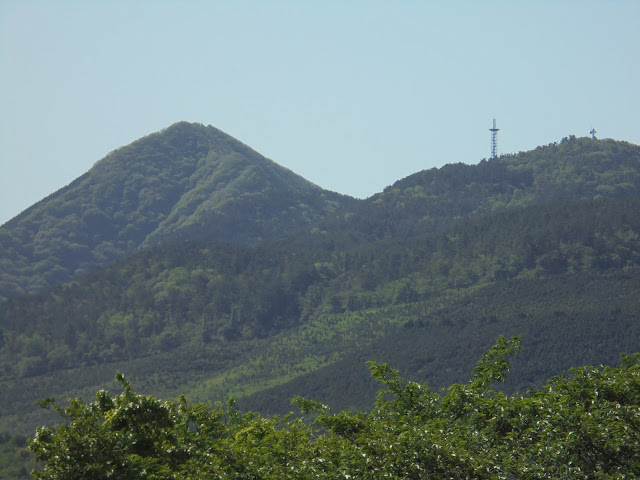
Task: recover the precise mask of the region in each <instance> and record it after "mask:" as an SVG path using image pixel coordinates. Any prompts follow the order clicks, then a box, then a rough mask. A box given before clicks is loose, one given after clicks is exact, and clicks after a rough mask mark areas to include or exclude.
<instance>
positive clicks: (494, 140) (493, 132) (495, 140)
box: [489, 118, 500, 158]
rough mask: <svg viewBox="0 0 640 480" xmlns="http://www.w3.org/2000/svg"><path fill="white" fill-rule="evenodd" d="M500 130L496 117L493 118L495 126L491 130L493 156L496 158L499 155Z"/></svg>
mask: <svg viewBox="0 0 640 480" xmlns="http://www.w3.org/2000/svg"><path fill="white" fill-rule="evenodd" d="M498 130H500V129H499V128H497V127H496V119H495V118H494V119H493V128H490V129H489V131H490V132H491V158H496V157H497V156H498Z"/></svg>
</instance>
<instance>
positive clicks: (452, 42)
mask: <svg viewBox="0 0 640 480" xmlns="http://www.w3.org/2000/svg"><path fill="white" fill-rule="evenodd" d="M639 25H640V2H638V1H635V0H628V1H598V2H595V1H536V2H533V1H531V2H524V1H515V0H514V1H491V0H487V1H483V2H477V1H431V2H429V1H417V0H414V1H394V2H391V1H388V2H382V1H375V0H362V1H355V0H345V1H337V0H336V1H331V0H330V1H322V2H320V1H317V2H316V1H310V0H300V1H266V0H265V1H262V2H257V1H217V2H215V1H211V2H208V1H191V2H189V1H181V2H178V1H162V0H161V1H154V2H147V1H145V2H140V1H138V2H136V1H120V0H115V1H102V2H97V1H95V2H94V1H80V0H78V1H68V0H57V1H32V0H0V167H1V169H0V224H2V223H4V222H5V221H7V220H9V219H10V218H11V217H13V216H15V215H17V214H18V213H19V212H20V211H22V210H23V209H25V208H26V207H28V206H29V205H31V204H33V203H35V202H36V201H38V200H40V199H42V198H43V197H45V196H46V195H48V194H50V193H52V192H54V191H55V190H57V189H58V188H60V187H63V186H64V185H66V184H68V183H69V182H71V181H72V180H73V179H74V178H76V177H78V176H80V175H81V174H83V173H84V172H86V171H87V170H88V169H89V168H91V166H92V165H93V164H94V163H95V162H96V161H97V160H99V159H101V158H102V157H104V156H105V155H106V154H107V153H108V152H110V151H111V150H113V149H116V148H118V147H120V146H123V145H126V144H128V143H130V142H132V141H133V140H135V139H137V138H139V137H141V136H144V135H147V134H149V133H151V132H154V131H157V130H160V129H162V128H164V127H167V126H169V125H170V124H172V123H174V122H176V121H179V120H187V121H193V122H201V123H204V124H211V125H214V126H215V127H217V128H220V129H221V130H224V131H225V132H227V133H228V134H230V135H232V136H234V137H236V138H237V139H239V140H241V141H243V142H244V143H246V144H248V145H249V146H251V147H252V148H254V149H255V150H257V151H259V152H260V153H262V154H263V155H265V156H267V157H269V158H271V159H273V160H274V161H276V162H277V163H279V164H281V165H283V166H285V167H288V168H290V169H291V170H293V171H295V172H296V173H299V174H300V175H302V176H303V177H305V178H307V179H308V180H310V181H312V182H314V183H316V184H318V185H320V186H322V187H324V188H327V189H331V190H334V191H338V192H341V193H346V194H349V195H353V196H356V197H367V196H370V195H372V194H374V193H376V192H379V191H381V190H382V189H383V188H384V187H385V186H387V185H390V184H391V183H393V182H394V181H396V180H398V179H400V178H403V177H406V176H407V175H410V174H412V173H415V172H417V171H420V170H423V169H426V168H431V167H434V166H438V167H439V166H442V165H444V164H445V163H452V162H465V163H477V162H478V161H479V160H481V159H482V158H485V157H488V156H489V154H490V133H489V131H488V129H489V128H490V127H491V122H492V119H493V118H494V117H495V118H496V119H497V122H498V127H500V128H501V131H500V133H499V152H501V153H515V152H518V151H521V150H529V149H531V148H535V147H536V146H537V145H541V144H547V143H550V142H554V141H558V140H560V139H561V138H562V137H564V136H568V135H571V134H573V135H577V136H585V135H588V132H589V130H591V128H592V127H595V128H596V130H597V131H598V132H599V136H600V137H610V138H616V139H619V140H627V141H630V142H633V143H636V144H638V143H640V93H639V91H638V89H639V88H640V28H639Z"/></svg>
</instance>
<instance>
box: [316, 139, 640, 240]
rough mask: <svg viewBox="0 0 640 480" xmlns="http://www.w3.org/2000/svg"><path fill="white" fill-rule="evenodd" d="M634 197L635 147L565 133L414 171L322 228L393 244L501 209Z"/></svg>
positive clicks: (638, 189)
mask: <svg viewBox="0 0 640 480" xmlns="http://www.w3.org/2000/svg"><path fill="white" fill-rule="evenodd" d="M638 195H640V147H639V146H637V145H634V144H631V143H627V142H620V141H616V140H611V139H605V140H596V139H592V138H588V137H585V138H576V137H574V136H570V137H565V138H564V139H562V140H561V141H560V142H555V143H552V144H549V145H546V146H540V147H538V148H536V149H534V150H531V151H527V152H519V153H517V154H509V155H502V156H500V157H497V158H492V159H489V160H486V159H484V160H482V161H480V162H479V163H478V164H465V163H455V164H447V165H444V166H443V167H440V168H431V169H428V170H423V171H420V172H417V173H414V174H412V175H410V176H408V177H406V178H404V179H401V180H398V181H396V182H395V183H393V184H392V185H390V186H389V187H387V188H385V189H384V191H383V192H380V193H378V194H376V195H373V196H372V197H370V198H368V199H366V200H365V201H363V202H361V203H359V204H358V205H356V206H355V207H354V209H353V211H352V214H351V216H350V217H349V218H347V219H338V220H336V221H333V222H329V223H327V225H326V227H325V228H326V229H327V230H328V231H331V232H332V233H333V234H334V235H335V236H337V238H341V239H342V240H343V241H344V242H346V243H348V242H350V241H351V240H350V239H351V238H353V237H354V236H355V237H357V238H358V239H359V240H358V241H362V240H364V239H367V240H372V239H375V240H381V239H387V240H393V241H395V242H397V241H402V240H404V239H408V238H411V237H414V236H416V235H422V234H424V233H429V232H435V231H440V230H442V229H444V228H448V227H450V226H452V225H454V224H456V223H459V222H461V221H465V220H467V219H469V218H472V217H481V216H486V215H489V214H492V213H495V212H499V211H500V210H503V209H512V208H521V207H528V206H534V205H542V204H545V203H553V202H565V201H578V200H597V199H600V198H605V199H606V198H608V199H615V198H624V197H629V196H638ZM345 232H349V235H345ZM352 232H353V233H352Z"/></svg>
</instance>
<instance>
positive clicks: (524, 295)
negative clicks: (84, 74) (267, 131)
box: [0, 123, 640, 478]
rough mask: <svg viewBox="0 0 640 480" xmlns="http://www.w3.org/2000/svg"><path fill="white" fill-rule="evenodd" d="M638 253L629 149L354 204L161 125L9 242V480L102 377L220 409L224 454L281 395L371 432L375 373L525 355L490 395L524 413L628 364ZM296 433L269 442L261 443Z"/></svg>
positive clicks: (3, 350)
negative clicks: (228, 439) (506, 351)
mask: <svg viewBox="0 0 640 480" xmlns="http://www.w3.org/2000/svg"><path fill="white" fill-rule="evenodd" d="M135 179H138V180H135ZM136 182H138V183H136ZM140 182H141V183H140ZM109 192H110V193H109ZM127 192H128V193H127ZM90 212H93V213H90ZM94 214H95V216H94V217H91V215H94ZM91 218H93V220H95V222H93V223H92V220H91ZM639 240H640V148H639V147H637V146H635V145H631V144H628V143H624V142H617V141H613V140H595V139H591V138H575V137H567V138H565V139H562V141H560V142H558V143H554V144H551V145H547V146H542V147H539V148H537V149H535V150H532V151H529V152H520V153H518V154H515V155H503V156H501V157H498V158H492V159H490V160H483V161H481V162H480V163H478V164H477V165H465V164H452V165H445V166H444V167H442V168H439V169H431V170H425V171H422V172H418V173H416V174H414V175H411V176H409V177H407V178H405V179H402V180H399V181H397V182H396V183H394V184H393V185H391V186H389V187H388V188H386V189H385V190H384V191H383V192H381V193H379V194H377V195H374V196H373V197H371V198H369V199H366V200H355V199H351V198H348V197H344V196H341V195H338V194H335V193H332V192H327V191H325V190H322V189H321V188H319V187H317V186H315V185H312V184H310V183H309V182H306V181H305V180H304V179H302V178H301V177H298V176H297V175H295V174H293V173H292V172H289V171H288V170H286V169H282V168H281V167H279V166H277V165H276V164H275V163H273V162H271V161H270V160H267V159H265V158H264V157H262V156H260V155H259V154H257V153H256V152H254V151H252V150H251V149H250V148H249V147H247V146H245V145H242V144H241V143H239V142H237V141H236V140H234V139H232V138H231V137H228V136H227V135H226V134H223V133H222V132H220V131H218V130H216V129H214V128H213V127H204V126H201V125H191V124H186V123H180V124H176V125H173V126H171V127H169V128H168V129H166V130H164V131H162V132H159V133H156V134H153V135H150V136H148V137H145V138H143V139H141V140H139V141H137V142H134V143H133V144H132V145H130V146H127V147H124V148H122V149H119V150H116V151H115V152H112V153H111V154H110V155H108V156H107V157H106V158H105V159H103V160H101V161H100V162H97V163H96V165H95V166H94V167H93V168H92V169H91V170H90V171H89V172H88V173H87V174H85V175H84V176H83V177H80V178H79V179H78V180H76V181H75V182H73V183H72V184H71V185H69V186H68V187H65V188H64V189H61V190H60V191H59V192H57V193H56V194H54V195H52V196H50V197H49V198H47V199H44V200H43V201H41V202H39V203H38V204H36V205H34V206H33V207H31V208H30V209H28V210H27V211H25V212H23V213H22V214H21V215H19V216H18V217H16V218H15V219H13V220H11V221H10V222H8V223H7V224H5V225H3V226H2V227H0V245H1V246H2V253H1V254H0V265H1V268H0V276H1V278H0V296H4V297H6V298H5V300H4V301H3V302H2V304H1V305H0V403H1V404H2V405H3V412H2V417H1V418H0V460H1V461H2V464H3V465H6V467H5V470H3V472H10V473H1V474H0V478H3V477H2V475H6V476H7V478H16V477H20V476H24V475H25V474H26V470H27V468H31V467H27V466H26V465H27V464H28V462H32V461H33V460H32V457H30V456H29V454H28V453H27V451H26V450H25V449H24V448H25V447H26V444H27V437H28V436H31V435H33V432H34V429H35V426H36V425H41V424H43V423H48V424H50V423H51V422H55V421H56V419H55V417H52V416H51V412H48V411H47V410H42V409H38V408H36V407H35V406H34V405H35V404H34V402H35V401H37V400H40V399H43V398H45V397H51V396H53V397H55V398H56V399H64V398H66V397H67V396H71V397H83V398H88V397H90V396H93V395H94V394H95V392H96V391H99V390H101V389H103V388H110V389H113V388H118V384H117V383H114V381H113V378H114V374H115V372H116V371H122V372H124V373H125V374H126V378H127V380H126V382H131V384H133V385H136V388H137V389H141V390H143V391H145V392H148V393H149V394H152V395H154V396H158V397H168V398H173V399H177V398H178V397H179V396H180V394H182V393H185V394H187V395H188V397H189V398H190V399H191V400H193V401H196V402H207V401H210V402H215V401H226V399H227V398H229V397H234V398H235V399H236V407H235V408H237V409H238V411H237V412H238V413H234V414H233V415H236V416H235V417H234V418H237V419H244V420H242V421H240V420H238V421H239V422H240V423H238V424H237V425H236V424H234V423H233V422H231V423H227V424H225V426H224V427H221V428H224V429H229V431H233V432H235V433H234V434H233V435H235V434H236V433H237V432H238V431H239V430H233V429H234V428H240V427H239V426H238V425H241V424H242V425H244V427H243V428H245V427H247V428H248V425H249V424H243V423H242V422H249V423H251V422H254V423H251V425H254V424H255V422H258V423H260V422H267V423H269V422H275V421H274V420H272V419H270V417H269V418H268V417H265V416H263V415H270V414H279V415H286V414H287V413H288V412H289V411H290V410H291V405H290V400H291V398H293V397H296V396H302V397H307V398H312V399H314V400H317V401H320V402H322V403H323V404H327V405H330V406H331V407H333V408H334V409H338V410H344V411H345V412H347V411H359V412H360V411H362V412H371V413H358V414H353V415H352V414H350V413H341V414H337V415H336V417H340V418H343V417H344V420H345V422H356V423H358V422H360V421H362V422H364V423H363V424H366V422H372V421H373V418H374V417H368V415H375V413H374V412H376V411H377V412H378V414H380V410H379V407H380V406H381V405H383V403H380V401H379V402H378V403H374V402H373V400H372V399H373V398H375V396H376V391H377V390H378V389H379V383H377V382H376V381H379V380H385V379H386V380H388V379H389V378H391V377H387V376H386V374H385V375H376V374H375V372H380V371H381V370H379V369H380V368H381V367H380V365H381V364H383V363H386V364H388V365H391V366H392V367H394V368H395V369H397V371H398V372H399V374H400V375H402V376H404V377H407V378H413V379H415V380H416V381H417V382H420V383H421V384H423V385H425V388H426V385H429V388H430V389H431V390H430V391H431V392H437V391H438V389H440V388H449V391H451V389H453V390H455V389H456V388H458V387H455V388H454V387H451V385H454V386H455V385H470V384H468V383H467V382H469V372H471V371H473V370H474V364H475V362H476V361H477V359H478V358H480V357H482V356H483V352H485V351H486V350H488V349H489V348H490V347H491V345H492V344H493V343H494V341H495V339H496V338H498V337H500V338H502V337H501V336H506V337H512V336H519V338H520V340H519V342H521V344H522V346H523V347H524V348H523V351H522V352H521V353H520V354H519V355H518V356H517V357H516V358H515V359H514V360H513V365H514V370H515V372H516V373H514V374H513V375H510V376H509V378H508V379H507V380H506V382H505V383H502V384H501V385H500V391H501V392H502V393H500V394H496V395H498V396H499V398H500V399H505V398H509V400H508V401H509V402H511V401H513V402H516V403H517V402H528V401H530V400H525V398H526V399H529V398H533V397H529V396H526V395H524V396H523V395H522V394H521V393H519V392H526V391H527V390H528V389H535V390H536V391H538V392H539V395H542V396H544V395H546V393H545V394H543V393H541V392H546V390H545V389H546V388H547V387H546V386H545V385H547V386H548V385H550V384H549V383H548V382H549V380H548V379H549V378H550V377H553V376H554V375H559V374H566V373H567V372H568V371H569V368H571V367H575V366H580V365H597V364H606V365H611V366H612V367H611V368H618V367H616V365H618V364H619V361H620V355H621V354H623V353H629V354H631V353H634V352H638V351H640V331H639V330H640V323H639V322H638V318H640V302H638V299H639V298H640V275H639V273H640V241H639ZM520 336H521V337H520ZM494 348H497V347H494ZM483 358H484V357H483ZM371 361H373V362H377V363H375V365H378V367H375V368H374V369H373V372H374V375H373V377H372V376H371V375H370V374H369V372H368V371H367V364H368V363H367V362H371ZM369 365H373V364H369ZM376 368H377V370H376ZM620 368H623V367H620ZM624 368H632V366H631V364H628V365H627V366H626V367H624ZM634 368H635V367H634ZM599 371H607V372H609V371H614V370H606V369H605V370H599ZM620 371H621V370H620ZM385 372H387V373H388V372H391V370H385ZM394 372H395V370H394ZM615 372H619V370H615ZM394 375H396V374H395V373H394V374H393V375H392V378H399V377H396V376H394ZM616 375H617V373H616ZM634 375H636V374H634ZM382 377H384V378H382ZM573 378H574V377H568V378H567V379H566V382H569V383H570V382H572V381H574V380H572V379H573ZM563 381H565V380H563ZM575 381H578V379H577V377H576V379H575ZM471 382H473V380H471ZM553 382H555V380H554V381H551V383H552V384H553ZM121 383H122V385H121V386H124V387H125V391H126V392H130V394H131V395H133V397H132V398H138V399H143V398H148V399H151V397H145V396H139V395H138V394H133V393H132V391H131V390H130V389H129V387H128V386H127V385H129V384H128V383H126V384H125V383H123V382H121ZM569 383H567V385H568V384H569ZM563 385H564V384H563ZM460 388H463V387H460ZM464 388H467V387H464ZM469 388H470V387H469ZM571 388H573V387H571ZM576 388H577V387H576ZM580 388H582V387H580ZM395 393H398V392H395ZM127 395H128V394H127ZM434 395H435V393H434ZM443 395H444V396H442V397H441V398H440V400H438V402H440V401H444V400H443V399H445V398H448V397H447V395H449V394H443ZM502 395H508V397H503V396H502ZM125 396H126V395H125ZM534 397H535V395H534ZM109 398H111V401H115V400H114V399H113V398H112V397H109ZM114 398H116V397H114ZM117 398H121V397H117ZM425 398H426V397H425ZM433 398H435V397H433ZM449 398H450V397H449ZM478 398H480V397H478ZM483 398H484V397H483ZM496 398H498V397H497V396H492V397H491V401H494V400H495V399H496ZM516 399H519V400H516ZM150 401H151V400H150ZM155 401H156V400H153V402H155ZM434 401H435V400H434ZM479 401H480V400H479ZM483 401H484V400H483ZM487 401H488V400H487ZM501 401H502V400H501ZM505 401H506V400H505ZM630 401H631V400H630ZM158 402H159V401H158ZM445 403H446V402H445ZM158 404H159V403H158ZM178 404H179V402H178V403H174V404H173V405H174V406H175V408H178ZM73 405H75V407H74V408H76V410H74V412H75V413H71V412H69V415H76V414H78V415H80V414H81V412H86V410H84V409H86V408H92V409H94V410H95V408H97V407H90V406H89V405H88V404H86V405H85V404H84V403H82V402H80V403H75V404H74V403H72V404H71V406H72V407H73ZM185 405H186V404H185ZM189 405H190V406H189V407H188V408H192V407H193V408H196V407H194V406H193V405H192V404H189ZM305 405H311V404H308V403H305ZM314 405H316V404H314ZM384 405H389V404H386V403H385V404H384ZM496 405H497V404H496ZM61 408H62V407H61ZM172 408H173V407H172ZM185 408H187V407H185ZM202 408H203V407H197V410H198V411H199V412H200V413H202V414H203V415H205V413H204V410H201V409H202ZM314 408H315V407H314ZM376 409H378V410H376ZM223 410H224V409H223ZM248 410H254V411H258V412H260V415H258V414H254V415H258V416H252V414H244V413H242V414H241V413H239V412H246V411H248ZM58 411H59V412H62V410H60V409H59V408H58ZM92 411H93V410H92ZM214 411H218V410H214ZM323 411H324V410H323ZM323 411H318V410H317V409H316V410H314V412H315V413H314V414H313V415H315V416H317V418H320V419H324V420H322V421H321V425H322V428H323V429H325V430H326V429H329V430H331V429H330V428H329V426H330V425H331V422H332V421H333V420H330V418H333V417H330V416H326V415H325V414H324V413H322V412H323ZM105 412H106V410H105ZM105 412H103V413H105ZM234 412H235V410H234ZM94 413H97V411H96V412H94ZM218 414H219V415H226V416H228V415H229V414H230V411H227V410H224V411H222V410H220V411H218V413H217V414H216V415H218ZM387 414H389V415H390V413H389V412H387ZM396 414H397V412H396V413H395V414H394V415H396ZM65 415H66V414H65ZM82 415H84V413H82ZM206 415H212V413H211V412H210V413H207V414H206ZM245 415H248V416H245ZM313 415H312V416H313ZM323 415H325V416H323ZM438 415H440V414H438ZM341 416H342V417H341ZM66 418H68V419H71V418H72V416H71V417H69V416H67V417H66ZM96 418H97V417H96ZM225 418H226V417H225ZM367 418H368V420H367ZM434 418H435V417H434ZM440 420H442V419H440ZM440 420H438V421H440ZM58 421H59V420H58ZM95 421H98V420H95ZM319 421H320V420H319ZM434 421H435V420H434ZM287 422H288V420H287V421H285V423H284V424H285V425H286V427H284V429H282V428H283V427H282V426H283V424H282V423H279V421H278V422H275V423H269V424H270V425H272V426H273V429H274V430H273V432H272V433H273V435H274V436H275V437H274V438H276V437H277V438H281V439H284V438H285V437H287V436H288V435H289V434H290V433H291V432H290V431H289V428H290V427H291V425H293V424H290V423H287ZM322 422H324V423H322ZM265 424H266V423H265ZM232 425H235V426H232ZM276 425H277V426H276ZM296 425H298V424H296ZM396 426H397V425H396ZM396 426H394V427H393V428H391V430H393V429H394V428H396ZM295 428H300V429H302V430H296V431H298V432H302V431H303V430H304V429H306V428H309V427H306V426H305V427H303V425H302V424H300V425H299V426H298V427H295ZM398 428H399V426H398ZM452 428H453V427H452ZM483 428H484V427H483ZM323 431H324V430H323ZM304 432H306V433H304V435H307V434H308V435H311V437H310V438H315V435H316V433H313V434H311V431H310V430H304ZM334 433H339V432H334ZM278 435H282V437H278ZM301 435H302V433H301ZM492 435H493V433H492ZM52 438H53V437H52ZM287 438H288V437H287ZM323 438H325V439H326V438H327V437H323ZM331 438H332V440H331V441H337V440H336V438H337V437H336V438H334V437H331ZM290 440H291V439H289V440H286V441H290ZM343 440H344V439H342V440H340V441H343ZM423 440H424V439H423ZM423 440H421V441H423ZM274 441H276V440H274ZM291 441H293V440H291ZM363 441H364V440H363ZM367 441H369V440H367ZM34 445H35V444H34ZM243 448H244V447H243ZM305 448H307V447H305ZM308 448H311V449H312V450H309V451H313V449H314V448H319V447H317V445H316V446H308ZM461 448H462V447H461ZM464 448H470V447H468V446H465V447H464ZM32 450H33V451H34V452H37V449H35V450H34V449H33V448H32ZM503 453H504V452H503ZM496 454H497V453H496ZM42 455H44V454H42V453H41V456H40V458H41V459H46V458H45V457H46V455H45V456H42ZM327 455H329V453H327ZM474 455H475V454H474ZM247 458H248V457H247ZM30 459H31V460H30ZM254 460H255V459H254ZM11 465H17V466H16V467H15V468H13V467H11ZM163 468H164V467H163ZM171 468H173V467H171ZM230 468H231V467H230ZM349 468H351V467H349ZM354 468H355V467H354ZM358 468H360V467H358ZM509 468H511V467H509ZM354 471H355V470H354ZM372 472H373V470H372V471H370V472H369V473H367V475H370V476H371V478H374V477H375V475H374V473H372ZM405 473H406V472H405ZM191 474H193V475H195V473H191ZM494 474H495V475H497V473H496V472H493V473H490V472H488V473H487V475H488V476H487V477H486V478H502V477H500V476H495V475H494ZM158 475H160V474H158ZM229 475H231V474H229ZM274 475H275V474H274ZM327 475H328V474H327ZM351 475H353V474H351ZM398 475H399V474H398ZM443 475H444V474H443ZM491 475H494V476H491ZM510 475H512V476H513V475H516V474H515V473H510ZM518 475H520V474H518ZM356 476H357V475H356ZM42 478H57V477H46V476H45V477H42ZM185 478H187V477H185ZM230 478H240V477H230ZM252 478H253V477H252ZM264 478H271V477H268V476H265V477H264ZM274 478H275V477H274ZM282 478H286V477H282ZM328 478H329V477H328ZM334 478H335V477H334ZM376 478H377V477H376ZM443 478H444V477H443ZM505 478H509V477H505ZM512 478H514V477H512ZM516 478H520V477H516ZM523 478H526V477H523ZM530 478H538V477H530ZM540 478H542V477H540Z"/></svg>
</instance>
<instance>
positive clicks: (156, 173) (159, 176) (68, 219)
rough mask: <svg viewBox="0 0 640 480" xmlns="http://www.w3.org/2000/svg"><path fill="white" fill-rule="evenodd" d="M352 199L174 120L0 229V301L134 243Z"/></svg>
mask: <svg viewBox="0 0 640 480" xmlns="http://www.w3.org/2000/svg"><path fill="white" fill-rule="evenodd" d="M353 202H355V200H353V199H351V198H349V197H346V196H343V195H339V194H336V193H333V192H329V191H326V190H323V189H321V188H319V187H318V186H316V185H314V184H312V183H310V182H308V181H307V180H305V179H303V178H302V177H300V176H298V175H296V174H294V173H293V172H291V171H290V170H287V169H285V168H283V167H280V166H279V165H277V164H276V163H274V162H273V161H271V160H269V159H266V158H264V157H263V156H262V155H260V154H258V153H257V152H255V151H253V150H252V149H250V148H249V147H247V146H246V145H244V144H242V143H241V142H239V141H237V140H235V139H234V138H232V137H230V136H229V135H227V134H225V133H223V132H221V131H220V130H217V129H215V128H214V127H211V126H208V127H205V126H203V125H199V124H189V123H186V122H181V123H176V124H174V125H172V126H170V127H169V128H167V129H165V130H163V131H161V132H158V133H154V134H151V135H149V136H147V137H144V138H142V139H140V140H137V141H135V142H133V143H132V144H130V145H128V146H126V147H123V148H120V149H118V150H116V151H114V152H112V153H110V154H109V155H107V156H106V157H105V158H104V159H102V160H100V161H99V162H97V163H96V164H95V165H94V166H93V168H91V169H90V170H89V171H88V172H87V173H85V174H84V175H82V176H81V177H79V178H78V179H76V180H75V181H73V182H72V183H71V184H70V185H68V186H66V187H64V188H62V189H60V190H59V191H57V192H56V193H54V194H52V195H50V196H49V197H47V198H45V199H44V200H42V201H40V202H38V203H36V204H35V205H33V206H32V207H30V208H29V209H27V210H26V211H24V212H23V213H21V214H20V215H18V216H17V217H15V218H13V219H12V220H10V221H9V222H7V223H6V224H4V225H3V226H2V227H0V266H1V270H0V299H1V298H3V297H10V296H15V295H16V294H20V293H29V292H35V291H38V290H41V289H42V288H45V287H47V286H49V285H53V284H55V283H58V282H62V281H68V280H71V279H72V278H76V277H77V276H78V275H80V274H82V273H86V272H88V271H90V270H92V269H94V268H96V267H97V266H100V265H106V264H108V263H110V262H112V261H113V260H115V259H118V258H120V257H122V256H123V255H126V254H128V253H130V252H132V251H134V250H135V249H137V248H140V247H148V246H152V245H156V244H160V243H163V242H175V241H180V240H188V239H199V240H219V241H227V242H238V243H243V244H252V243H256V242H258V241H261V240H264V239H268V238H271V237H273V236H275V235H283V234H286V233H290V232H294V231H296V230H298V229H300V228H301V227H304V226H306V225H310V224H311V223H313V222H315V221H317V220H318V219H319V218H322V217H325V216H327V215H331V214H332V213H334V212H335V211H337V210H339V209H340V208H343V207H345V206H346V205H351V204H352V203H353Z"/></svg>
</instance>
